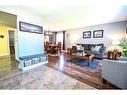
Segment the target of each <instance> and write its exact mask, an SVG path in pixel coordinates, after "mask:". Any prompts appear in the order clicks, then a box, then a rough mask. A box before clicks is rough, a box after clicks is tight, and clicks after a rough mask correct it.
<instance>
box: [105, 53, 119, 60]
mask: <svg viewBox="0 0 127 95" xmlns="http://www.w3.org/2000/svg"><path fill="white" fill-rule="evenodd" d="M120 56H121V52H120V51H108V56H107V58H108V59H111V60H117V59H118V58H119V57H120Z"/></svg>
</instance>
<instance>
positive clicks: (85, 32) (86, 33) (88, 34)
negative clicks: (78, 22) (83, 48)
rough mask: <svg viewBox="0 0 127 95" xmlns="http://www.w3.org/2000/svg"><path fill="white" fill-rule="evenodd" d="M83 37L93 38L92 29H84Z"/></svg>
mask: <svg viewBox="0 0 127 95" xmlns="http://www.w3.org/2000/svg"><path fill="white" fill-rule="evenodd" d="M83 38H91V31H84V32H83Z"/></svg>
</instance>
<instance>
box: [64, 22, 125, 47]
mask: <svg viewBox="0 0 127 95" xmlns="http://www.w3.org/2000/svg"><path fill="white" fill-rule="evenodd" d="M126 27H127V21H121V22H114V23H107V24H101V25H95V26H89V27H82V28H78V29H70V30H66V41H65V42H66V49H67V48H69V47H71V46H72V45H71V41H74V42H75V44H77V43H81V44H93V43H104V45H105V46H106V47H107V48H109V47H110V46H111V42H112V40H115V39H120V40H121V39H122V38H123V37H124V35H125V31H126ZM94 30H104V32H103V33H104V34H103V38H93V31H94ZM84 31H92V32H91V38H87V39H84V38H83V32H84Z"/></svg>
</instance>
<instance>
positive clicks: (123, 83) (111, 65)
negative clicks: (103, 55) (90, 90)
mask: <svg viewBox="0 0 127 95" xmlns="http://www.w3.org/2000/svg"><path fill="white" fill-rule="evenodd" d="M104 61H105V60H104ZM102 78H103V82H104V83H106V81H108V82H110V83H112V84H113V85H115V86H117V87H118V88H121V89H127V61H121V60H116V61H115V60H106V61H105V62H104V64H103V65H102Z"/></svg>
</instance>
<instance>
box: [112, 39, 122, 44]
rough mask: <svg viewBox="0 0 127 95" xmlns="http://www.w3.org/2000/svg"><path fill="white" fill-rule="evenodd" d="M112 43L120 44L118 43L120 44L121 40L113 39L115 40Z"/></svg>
mask: <svg viewBox="0 0 127 95" xmlns="http://www.w3.org/2000/svg"><path fill="white" fill-rule="evenodd" d="M112 44H113V45H118V44H120V41H119V40H113V41H112Z"/></svg>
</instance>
